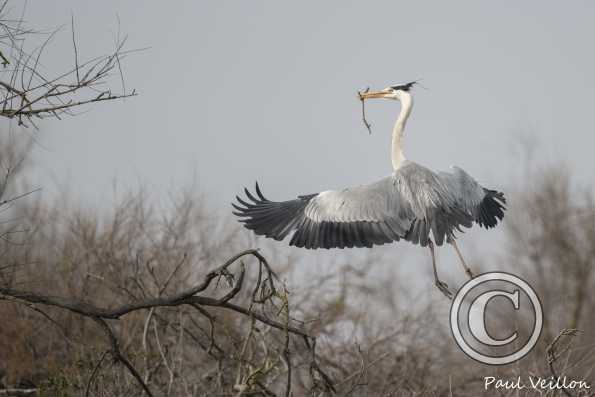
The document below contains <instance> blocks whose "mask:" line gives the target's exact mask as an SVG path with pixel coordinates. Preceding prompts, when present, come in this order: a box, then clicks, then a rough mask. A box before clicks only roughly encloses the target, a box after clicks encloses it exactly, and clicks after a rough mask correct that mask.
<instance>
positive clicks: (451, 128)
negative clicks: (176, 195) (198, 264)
mask: <svg viewBox="0 0 595 397" xmlns="http://www.w3.org/2000/svg"><path fill="white" fill-rule="evenodd" d="M71 12H72V14H73V15H74V17H75V21H76V26H77V34H78V42H79V47H80V52H81V53H82V54H81V57H82V58H84V57H85V56H87V57H89V56H92V55H95V54H97V53H102V52H106V51H108V50H109V49H111V48H112V45H113V42H114V40H115V35H116V31H117V16H119V18H120V20H121V29H122V31H123V32H124V33H127V34H128V35H129V39H128V43H129V44H128V45H129V47H130V48H140V47H146V46H150V47H151V48H150V49H149V50H146V51H145V52H143V53H139V54H137V55H134V56H133V57H131V58H129V60H128V61H127V62H126V63H125V72H126V83H127V85H128V87H133V88H136V89H137V90H138V92H139V93H140V96H139V97H137V98H133V99H130V100H127V101H126V102H125V103H117V104H115V103H113V104H104V105H103V106H101V105H100V106H94V107H92V108H90V111H89V112H88V113H86V114H83V115H80V116H78V117H76V118H73V119H66V120H64V121H62V122H55V121H51V122H46V123H43V124H42V130H41V132H40V133H39V134H38V139H39V140H40V142H41V143H42V145H43V148H41V147H40V148H38V149H37V150H36V151H37V165H38V166H39V167H40V169H41V170H42V171H41V175H42V177H43V179H42V180H43V181H44V183H43V184H44V188H45V189H46V191H48V192H51V190H52V189H54V188H55V184H54V183H53V182H49V180H48V177H51V178H53V179H54V181H58V182H60V183H66V182H68V183H69V184H70V186H71V188H72V190H74V191H76V192H78V193H79V194H80V195H81V197H83V198H84V199H85V200H89V201H91V202H96V201H103V200H104V199H106V198H109V197H111V186H112V182H113V181H114V179H117V180H118V183H119V184H120V185H122V186H127V185H130V184H138V183H146V184H148V185H149V186H150V188H151V189H153V190H154V191H155V192H156V193H155V194H156V195H157V196H159V195H162V194H165V193H167V192H168V191H169V190H170V189H171V188H172V187H178V186H181V185H183V184H188V183H190V182H191V181H192V179H193V178H195V177H196V179H197V180H198V182H199V184H200V186H201V188H202V189H203V190H204V191H206V192H207V193H208V194H209V195H210V196H211V198H212V199H213V202H214V203H219V204H220V205H221V206H222V207H226V206H227V203H228V202H229V201H230V200H231V199H232V198H233V196H234V195H235V193H236V192H238V191H239V190H240V188H241V187H242V186H243V185H245V184H252V183H253V182H254V180H255V179H258V180H259V181H260V182H261V183H262V186H263V189H264V191H265V193H267V194H268V195H270V196H271V198H273V199H282V198H290V197H294V196H295V195H296V194H301V193H309V192H317V191H321V190H325V189H328V188H337V187H343V186H348V185H352V184H358V183H364V182H367V181H372V180H374V179H375V178H379V177H381V176H384V175H386V174H388V173H390V172H391V163H390V156H389V142H390V131H391V127H392V123H393V121H394V118H395V117H396V113H397V111H398V105H397V104H396V103H392V102H391V103H389V102H387V103H381V102H376V103H370V106H369V107H368V110H369V118H370V120H371V121H372V122H373V124H374V126H373V131H374V134H373V135H372V136H369V135H368V134H367V132H366V130H365V129H364V127H363V126H362V123H361V121H360V107H359V106H360V105H359V102H358V100H357V99H356V96H355V93H356V90H357V89H358V88H360V87H363V86H366V85H371V86H372V87H374V88H382V87H384V86H386V85H387V84H389V83H393V82H399V81H408V80H412V79H417V78H420V77H422V78H423V79H424V80H423V83H424V85H425V86H427V87H428V88H429V89H428V90H423V89H418V90H417V92H416V93H415V94H416V98H415V99H416V104H415V107H414V109H413V115H412V119H411V121H410V123H409V124H408V129H407V133H406V141H405V145H406V146H405V153H406V155H407V157H408V158H410V159H412V160H414V161H418V162H420V163H423V164H425V165H427V166H430V167H432V168H438V169H445V168H447V167H449V166H450V165H451V164H456V165H459V166H461V167H463V168H465V169H466V170H467V171H468V172H469V173H471V174H472V175H474V176H475V177H476V178H478V179H479V180H480V181H481V182H483V183H486V184H488V185H493V186H502V185H504V184H506V182H507V180H508V179H509V178H510V177H511V175H514V174H515V167H516V164H515V163H514V160H515V159H514V157H512V156H510V155H509V153H508V152H509V151H510V147H511V146H510V144H511V136H512V134H513V133H515V132H518V131H519V130H527V129H531V130H532V131H533V132H534V133H535V134H536V135H538V136H539V138H540V139H541V140H542V141H543V142H544V143H545V144H546V145H550V147H551V148H553V149H555V151H553V150H548V151H547V152H546V153H540V154H541V155H547V156H556V157H560V158H562V159H567V160H569V162H570V163H571V165H572V166H573V167H574V168H575V169H576V170H579V171H580V177H581V178H583V179H585V180H587V179H588V180H590V179H591V178H592V177H593V166H592V150H593V149H592V147H593V143H594V142H595V140H594V139H593V132H594V131H593V124H592V116H591V113H592V110H591V107H592V103H593V98H592V95H593V88H594V87H595V77H593V70H595V55H594V51H592V47H593V37H595V28H594V24H593V21H594V20H595V4H594V3H593V2H588V1H582V2H581V1H577V2H572V3H564V4H562V3H560V2H555V1H527V2H477V1H457V2H431V3H430V2H411V1H385V2H347V1H341V2H314V1H312V2H278V1H249V2H247V1H200V2H196V1H185V2H181V1H180V2H157V1H153V2H142V3H140V2H119V1H102V2H81V1H77V0H72V1H60V2H47V1H41V0H35V1H29V2H28V6H27V12H26V19H27V20H28V21H29V22H30V24H31V25H33V26H38V27H46V28H52V27H56V26H59V25H63V24H66V25H68V24H69V22H70V14H71ZM69 34H70V33H69V26H65V28H64V31H63V32H62V34H60V35H59V36H58V37H57V38H56V39H55V41H54V44H53V45H52V47H51V48H50V50H52V52H49V53H48V55H47V57H46V66H47V67H48V68H49V69H51V68H52V67H56V68H57V67H58V66H59V65H60V64H62V65H68V64H69V63H70V62H71V60H72V49H71V44H70V36H69ZM116 83H117V80H116ZM106 192H107V193H106ZM106 194H107V195H106Z"/></svg>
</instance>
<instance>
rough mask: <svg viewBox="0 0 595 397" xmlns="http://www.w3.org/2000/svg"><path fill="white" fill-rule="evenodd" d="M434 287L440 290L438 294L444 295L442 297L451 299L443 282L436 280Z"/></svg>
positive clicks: (449, 292) (449, 291) (450, 292)
mask: <svg viewBox="0 0 595 397" xmlns="http://www.w3.org/2000/svg"><path fill="white" fill-rule="evenodd" d="M436 287H438V289H439V290H440V292H442V293H443V294H444V296H446V297H447V298H448V299H452V295H453V293H452V291H451V290H450V289H449V288H448V284H446V283H445V282H444V281H440V280H438V279H436Z"/></svg>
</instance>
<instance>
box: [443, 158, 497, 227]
mask: <svg viewBox="0 0 595 397" xmlns="http://www.w3.org/2000/svg"><path fill="white" fill-rule="evenodd" d="M452 169H453V172H452V173H450V172H439V173H438V176H439V177H440V179H442V181H443V182H444V184H445V185H446V187H447V189H448V190H449V192H450V193H451V194H452V196H453V197H454V198H455V200H456V203H457V205H458V206H459V207H460V208H461V209H462V210H463V211H465V212H467V213H468V214H470V215H471V216H472V217H473V220H474V221H475V222H477V223H478V224H479V225H480V226H482V227H485V228H486V229H490V228H492V227H494V226H496V225H497V224H498V221H499V220H502V218H504V211H505V210H506V207H505V204H506V199H505V198H504V193H502V192H498V191H496V190H490V189H486V188H484V187H482V186H481V185H480V184H479V183H477V181H476V180H475V179H473V177H471V176H470V175H469V174H467V173H466V172H465V171H464V170H462V169H461V168H459V167H452Z"/></svg>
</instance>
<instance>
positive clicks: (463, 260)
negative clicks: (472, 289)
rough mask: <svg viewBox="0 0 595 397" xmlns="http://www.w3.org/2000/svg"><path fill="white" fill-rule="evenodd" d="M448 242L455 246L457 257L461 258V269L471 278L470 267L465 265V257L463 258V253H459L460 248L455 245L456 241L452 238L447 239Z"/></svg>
mask: <svg viewBox="0 0 595 397" xmlns="http://www.w3.org/2000/svg"><path fill="white" fill-rule="evenodd" d="M449 243H450V244H451V245H452V246H453V247H454V248H455V251H457V255H458V256H459V259H460V260H461V265H462V266H463V270H465V273H466V274H467V276H469V278H473V277H474V276H473V272H472V271H471V269H470V268H469V266H467V263H465V259H463V254H461V250H459V246H458V245H457V242H456V241H455V240H454V239H452V240H450V241H449Z"/></svg>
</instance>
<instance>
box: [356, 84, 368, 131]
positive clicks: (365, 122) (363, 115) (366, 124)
mask: <svg viewBox="0 0 595 397" xmlns="http://www.w3.org/2000/svg"><path fill="white" fill-rule="evenodd" d="M368 91H370V87H367V88H366V89H365V90H364V91H361V92H360V91H358V92H357V94H358V95H359V100H360V101H362V121H363V122H364V125H365V126H366V128H367V129H368V132H369V133H370V135H372V128H371V127H372V124H370V123H368V120H366V106H365V105H364V102H365V99H364V97H363V96H362V94H365V93H366V92H368Z"/></svg>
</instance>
